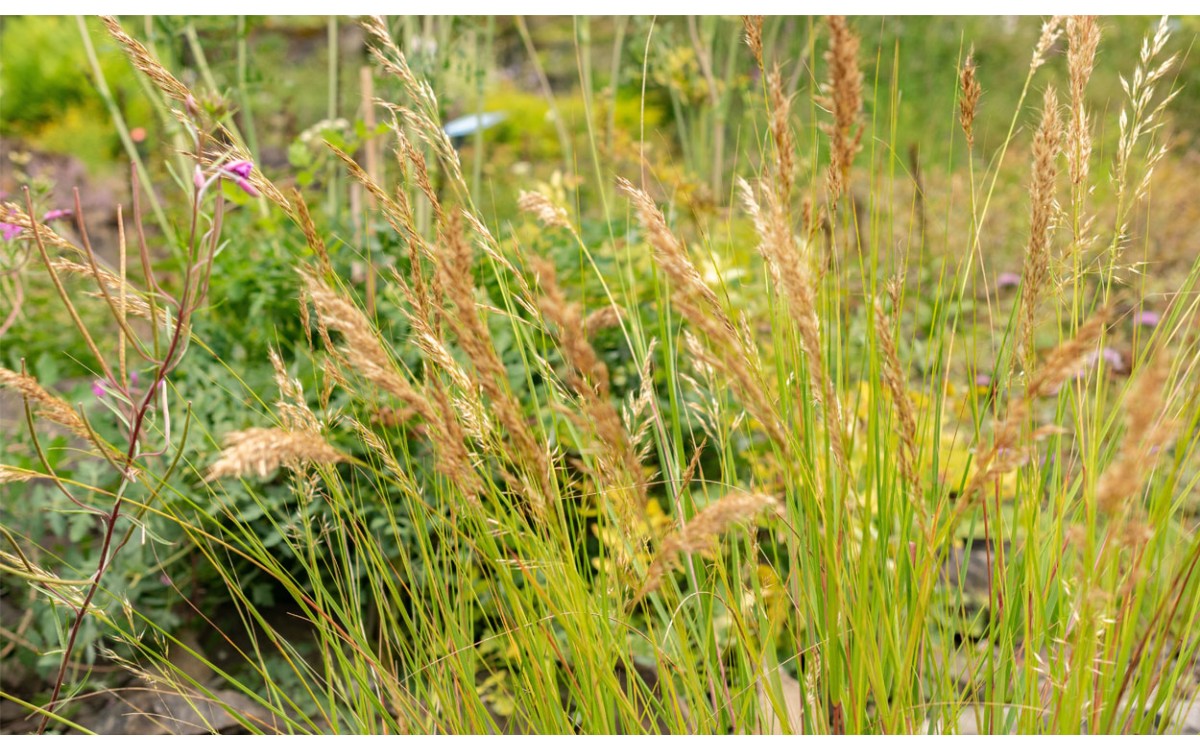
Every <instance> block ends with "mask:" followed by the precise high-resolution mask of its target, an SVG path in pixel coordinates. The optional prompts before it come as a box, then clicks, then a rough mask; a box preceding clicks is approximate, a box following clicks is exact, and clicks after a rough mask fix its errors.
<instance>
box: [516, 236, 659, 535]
mask: <svg viewBox="0 0 1200 750" xmlns="http://www.w3.org/2000/svg"><path fill="white" fill-rule="evenodd" d="M530 263H531V265H532V266H533V269H534V271H535V272H536V273H537V276H538V285H539V286H540V287H541V289H542V296H541V297H540V298H539V308H540V309H541V312H542V315H543V317H544V318H545V319H546V321H547V322H549V323H550V324H551V325H553V326H554V327H555V328H556V329H557V330H558V340H559V346H560V347H561V348H562V353H563V358H564V359H565V360H566V361H567V364H568V365H570V367H571V372H570V373H569V375H568V381H569V382H570V384H571V387H572V388H573V389H574V390H575V391H576V392H577V393H578V394H579V395H580V397H581V399H582V409H581V411H580V412H579V413H578V414H576V415H573V416H574V420H575V422H576V424H577V426H579V427H580V428H581V429H583V430H585V431H595V434H596V436H597V437H599V438H600V442H601V445H602V451H601V454H600V455H599V456H598V457H597V458H598V462H599V464H600V466H601V467H602V469H603V471H604V473H605V474H607V475H609V476H610V477H611V478H612V480H613V481H612V482H610V483H609V485H610V486H612V487H615V488H616V489H617V491H616V492H614V493H612V495H613V497H614V498H615V499H616V505H617V508H616V511H617V518H618V519H619V520H620V522H621V525H622V527H623V529H624V531H625V532H626V534H627V536H633V535H635V534H636V533H637V529H638V528H639V524H638V522H637V521H638V519H640V518H641V515H642V514H641V511H642V509H643V508H645V506H646V501H647V498H646V493H645V483H644V482H643V481H642V476H641V462H640V461H639V460H638V457H637V455H636V453H635V452H634V449H633V443H632V442H631V441H630V439H629V434H628V433H627V432H626V429H625V425H624V424H623V423H622V422H621V416H620V414H618V413H617V409H616V407H615V406H614V405H613V403H612V395H611V393H610V391H609V383H608V368H607V367H606V366H605V364H604V362H602V361H601V360H600V358H599V357H598V356H597V355H596V351H595V349H593V348H592V345H591V343H590V342H589V341H588V339H587V333H586V330H585V327H584V322H583V318H582V316H581V315H580V313H579V306H578V305H576V304H573V303H570V302H567V300H566V297H565V295H564V294H563V292H562V289H561V288H560V287H559V285H558V281H557V279H556V275H555V272H554V265H553V264H552V263H550V261H548V260H546V259H544V258H538V257H534V258H531V260H530ZM596 479H597V484H599V483H600V479H601V477H597V478H596ZM630 489H631V490H632V491H628V490H630Z"/></svg>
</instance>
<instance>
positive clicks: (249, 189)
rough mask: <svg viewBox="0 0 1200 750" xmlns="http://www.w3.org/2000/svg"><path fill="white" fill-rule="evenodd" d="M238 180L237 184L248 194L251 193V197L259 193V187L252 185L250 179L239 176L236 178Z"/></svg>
mask: <svg viewBox="0 0 1200 750" xmlns="http://www.w3.org/2000/svg"><path fill="white" fill-rule="evenodd" d="M236 182H237V186H238V187H240V188H241V189H242V190H243V191H245V193H246V195H249V196H251V197H256V196H257V195H258V188H256V187H254V186H253V185H251V184H250V180H247V179H244V178H241V177H239V178H238V179H237V180H236Z"/></svg>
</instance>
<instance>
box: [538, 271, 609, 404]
mask: <svg viewBox="0 0 1200 750" xmlns="http://www.w3.org/2000/svg"><path fill="white" fill-rule="evenodd" d="M529 263H530V266H532V267H533V270H534V272H535V273H536V274H537V282H538V286H540V287H541V289H542V296H541V298H540V299H539V301H538V307H539V308H540V309H541V312H542V316H543V317H544V318H545V319H546V321H547V322H548V323H550V324H552V325H553V326H554V327H555V328H557V329H558V336H559V343H560V345H561V346H562V348H563V355H564V357H565V359H566V360H567V362H568V364H570V365H571V367H572V368H573V369H574V372H575V375H576V376H577V377H576V380H577V379H578V378H580V377H581V378H582V379H583V381H584V382H577V383H575V385H576V387H577V388H576V389H577V390H581V391H582V392H584V393H586V394H587V395H593V394H594V395H596V396H599V397H601V398H604V399H607V398H608V396H609V391H608V367H606V366H605V364H604V363H603V362H602V361H600V358H599V357H598V356H597V355H596V350H595V349H593V348H592V345H591V343H590V342H589V341H588V339H587V334H586V333H585V331H584V325H583V317H582V316H581V315H580V314H579V305H577V304H575V303H573V302H568V301H567V298H566V295H564V294H563V291H562V288H561V287H559V285H558V278H557V274H556V273H555V271H554V264H553V263H551V262H550V261H548V260H546V259H545V258H540V257H536V256H535V257H532V258H530V260H529Z"/></svg>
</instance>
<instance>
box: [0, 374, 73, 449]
mask: <svg viewBox="0 0 1200 750" xmlns="http://www.w3.org/2000/svg"><path fill="white" fill-rule="evenodd" d="M0 387H2V388H11V389H13V390H14V391H16V392H17V393H20V394H21V396H22V397H23V398H25V399H26V400H27V401H29V402H30V404H31V405H32V406H33V407H35V409H36V413H37V414H38V415H39V416H42V417H45V418H46V419H48V420H50V421H51V422H54V423H55V424H59V425H62V426H63V427H66V428H67V429H68V430H70V431H71V432H73V433H75V434H76V435H78V436H79V437H81V438H83V439H84V440H87V441H88V442H89V443H91V442H94V441H93V440H92V435H91V432H90V431H89V430H88V428H87V425H86V424H84V421H83V417H81V416H79V412H77V411H75V410H74V409H73V408H71V405H70V404H68V403H67V402H66V401H63V400H62V399H61V398H59V397H58V396H54V395H52V394H51V393H50V392H49V391H47V390H46V389H45V388H43V387H42V385H41V383H39V382H37V380H36V379H35V378H34V377H33V376H32V375H22V374H21V373H19V372H13V371H12V370H8V369H5V368H3V367H0Z"/></svg>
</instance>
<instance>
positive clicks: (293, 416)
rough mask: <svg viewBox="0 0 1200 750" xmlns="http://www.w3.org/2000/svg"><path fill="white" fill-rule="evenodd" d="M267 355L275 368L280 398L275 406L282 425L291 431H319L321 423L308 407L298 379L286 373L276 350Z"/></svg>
mask: <svg viewBox="0 0 1200 750" xmlns="http://www.w3.org/2000/svg"><path fill="white" fill-rule="evenodd" d="M268 356H269V357H270V359H271V367H272V368H274V370H275V384H276V385H277V386H278V387H279V396H280V398H279V400H278V401H276V402H275V407H276V408H277V409H278V410H279V416H280V417H282V418H283V425H284V427H286V428H287V429H288V430H291V431H293V432H316V433H320V431H321V423H320V421H319V420H318V419H317V415H315V414H313V411H312V409H310V408H308V401H307V400H306V399H305V398H304V389H303V388H301V387H300V381H299V380H296V379H295V378H292V377H291V376H290V375H288V373H287V368H285V367H284V366H283V360H282V359H281V358H280V357H279V353H278V352H276V351H275V350H274V349H271V350H270V352H269V355H268Z"/></svg>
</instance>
